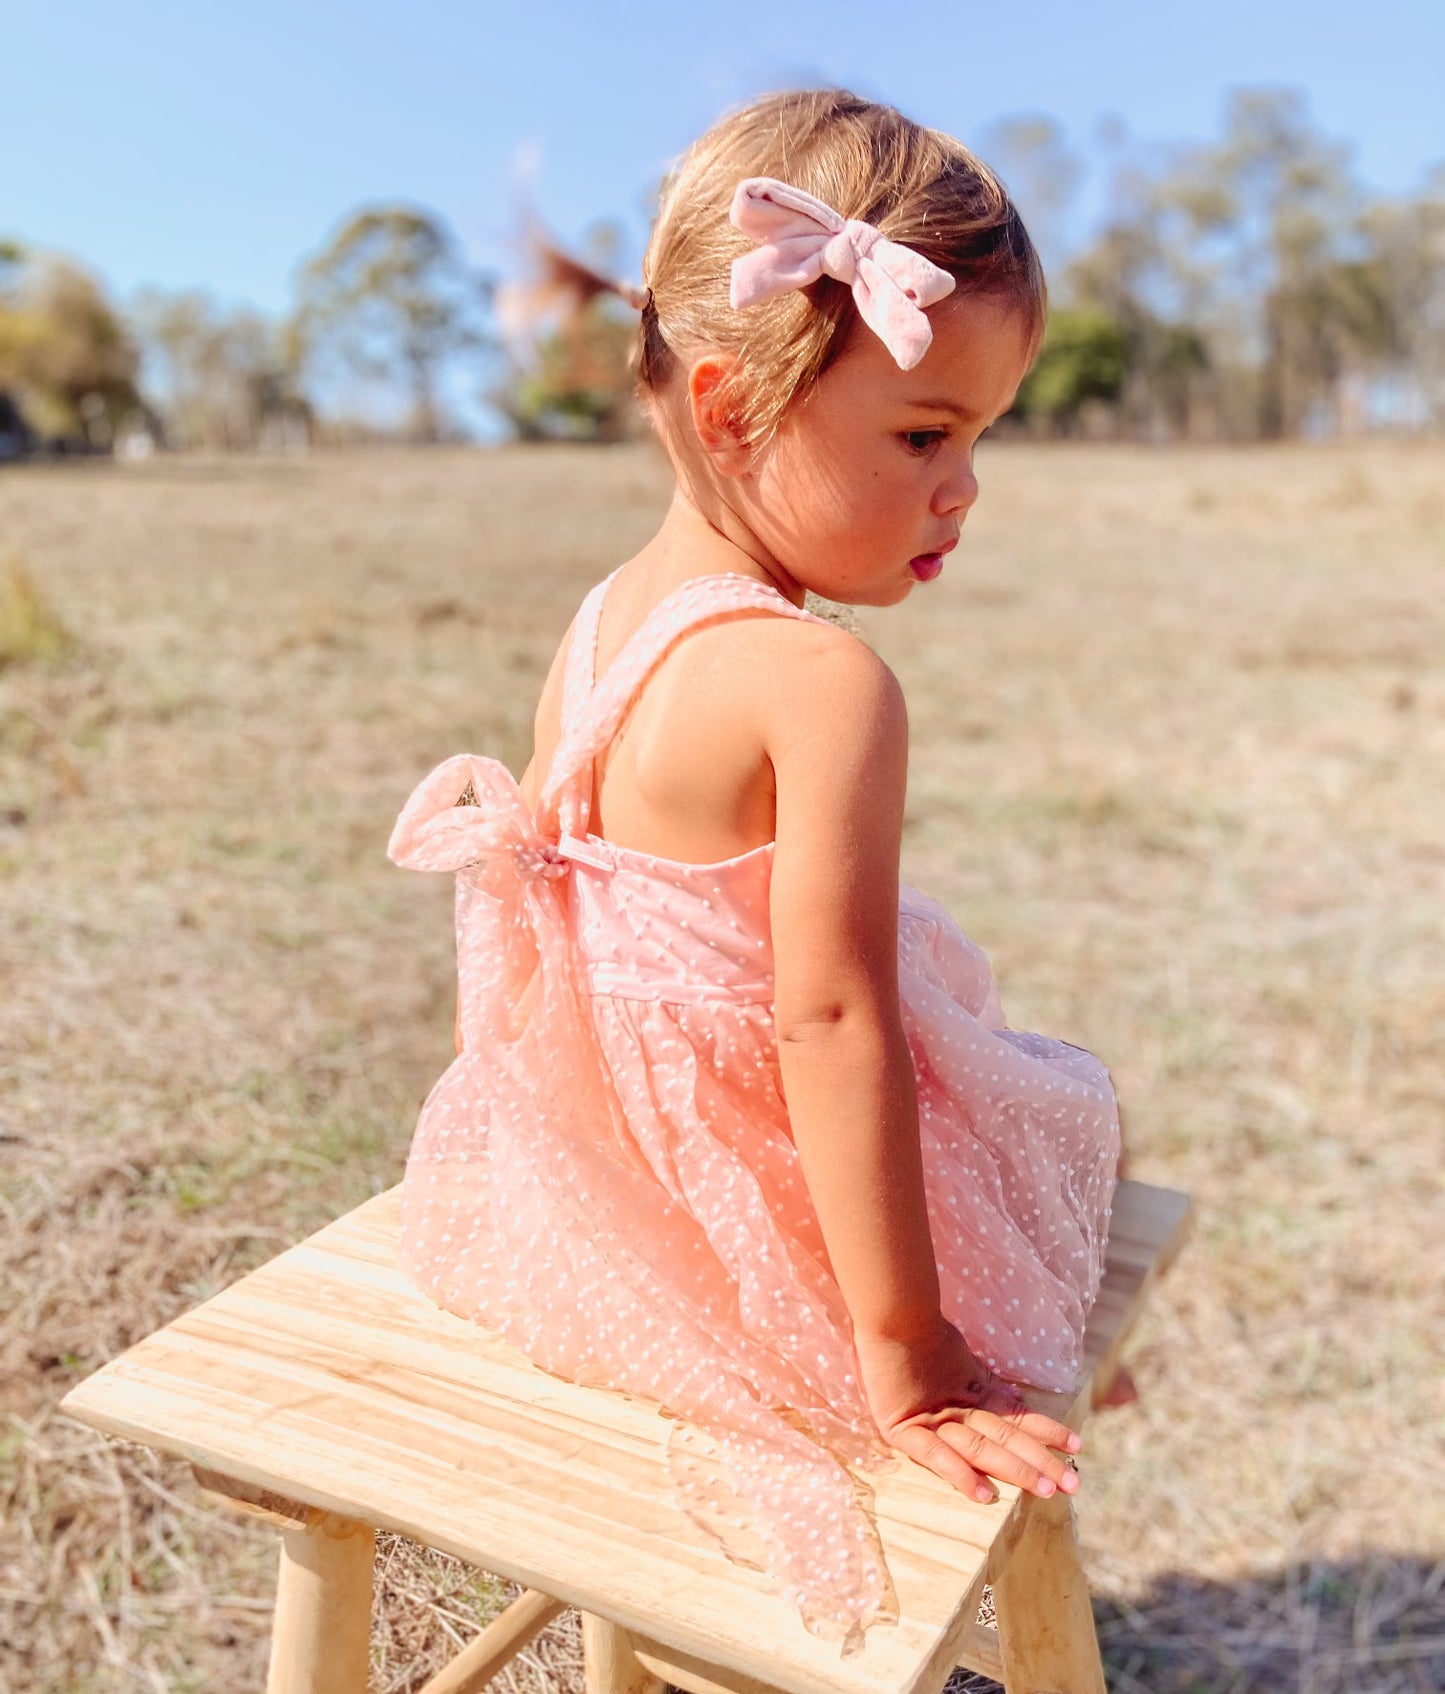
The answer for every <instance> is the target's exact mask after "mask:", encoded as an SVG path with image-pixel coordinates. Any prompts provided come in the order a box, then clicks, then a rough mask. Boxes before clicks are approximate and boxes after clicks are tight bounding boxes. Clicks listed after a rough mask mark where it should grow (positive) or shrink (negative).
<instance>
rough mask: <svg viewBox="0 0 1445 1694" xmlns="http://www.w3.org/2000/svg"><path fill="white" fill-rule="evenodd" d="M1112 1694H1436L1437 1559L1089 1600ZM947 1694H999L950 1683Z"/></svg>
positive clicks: (1440, 1668)
mask: <svg viewBox="0 0 1445 1694" xmlns="http://www.w3.org/2000/svg"><path fill="white" fill-rule="evenodd" d="M1094 1619H1095V1622H1096V1623H1097V1625H1098V1630H1099V1644H1100V1647H1101V1648H1102V1650H1103V1655H1104V1669H1105V1673H1106V1676H1107V1679H1108V1685H1109V1689H1110V1691H1111V1694H1436V1691H1438V1690H1439V1689H1441V1688H1445V1558H1442V1559H1441V1560H1439V1561H1436V1562H1433V1563H1432V1562H1431V1561H1430V1560H1429V1559H1420V1558H1405V1557H1391V1556H1388V1555H1385V1554H1379V1555H1375V1556H1373V1557H1363V1558H1359V1559H1347V1560H1322V1559H1317V1560H1310V1561H1306V1562H1302V1563H1299V1564H1295V1565H1291V1566H1289V1567H1287V1568H1286V1569H1284V1570H1281V1571H1277V1572H1274V1573H1272V1574H1269V1575H1261V1576H1258V1577H1252V1578H1251V1577H1245V1578H1243V1579H1241V1580H1238V1581H1234V1582H1213V1581H1206V1580H1204V1579H1202V1578H1200V1577H1194V1576H1184V1575H1180V1574H1178V1573H1171V1574H1169V1575H1166V1576H1162V1577H1160V1578H1159V1579H1158V1580H1157V1581H1155V1582H1154V1584H1153V1585H1152V1586H1151V1587H1150V1588H1149V1589H1148V1590H1147V1591H1146V1592H1145V1593H1144V1594H1142V1595H1141V1596H1140V1597H1139V1598H1138V1599H1137V1600H1136V1601H1133V1602H1131V1603H1127V1604H1126V1603H1124V1602H1122V1601H1119V1600H1113V1599H1110V1598H1108V1597H1107V1596H1096V1597H1095V1601H1094ZM947 1694H999V1691H998V1684H997V1683H995V1682H991V1681H989V1679H988V1678H987V1677H980V1676H972V1675H969V1674H968V1673H967V1672H964V1671H957V1672H955V1674H954V1675H953V1677H952V1678H951V1679H950V1680H949V1683H948V1685H947Z"/></svg>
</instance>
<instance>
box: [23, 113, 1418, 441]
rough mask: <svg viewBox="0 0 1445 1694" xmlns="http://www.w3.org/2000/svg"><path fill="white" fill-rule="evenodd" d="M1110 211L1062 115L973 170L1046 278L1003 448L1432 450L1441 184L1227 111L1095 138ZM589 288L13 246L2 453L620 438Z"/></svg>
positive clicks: (392, 267) (439, 235)
mask: <svg viewBox="0 0 1445 1694" xmlns="http://www.w3.org/2000/svg"><path fill="white" fill-rule="evenodd" d="M1105 148H1106V152H1107V153H1108V155H1109V156H1108V158H1107V160H1106V165H1107V168H1108V172H1109V185H1108V192H1107V195H1106V198H1105V204H1104V208H1103V211H1102V213H1101V215H1100V216H1099V217H1098V218H1097V220H1096V224H1095V228H1094V230H1093V232H1092V234H1091V235H1090V236H1089V238H1088V239H1087V240H1085V241H1083V242H1072V241H1070V239H1069V236H1068V229H1069V225H1070V221H1071V219H1072V218H1073V217H1074V215H1075V213H1076V210H1077V202H1078V196H1079V192H1080V187H1081V184H1082V182H1083V180H1084V177H1085V161H1084V160H1083V159H1082V158H1081V157H1080V156H1079V155H1078V154H1077V153H1076V152H1075V151H1074V150H1073V149H1072V148H1071V147H1070V146H1069V144H1068V142H1067V140H1066V138H1065V137H1064V135H1063V133H1062V131H1061V130H1060V129H1059V127H1058V126H1057V125H1056V124H1055V123H1053V122H1052V121H1051V120H1049V119H1047V118H1021V119H1012V120H1009V121H1007V122H1005V123H1003V124H1000V125H998V126H997V127H996V128H995V130H994V131H993V133H992V134H991V136H990V137H989V138H988V139H987V141H986V143H985V145H984V147H983V149H982V151H983V152H984V154H985V156H986V157H988V158H989V159H990V160H991V162H993V163H994V164H995V165H996V166H997V167H998V168H999V170H1000V172H1001V174H1002V175H1003V176H1004V178H1005V180H1006V181H1007V182H1008V184H1009V186H1010V188H1011V189H1012V191H1013V192H1014V195H1015V197H1016V199H1017V200H1018V202H1019V204H1020V206H1021V208H1022V209H1023V212H1024V215H1025V219H1026V221H1027V222H1028V223H1029V226H1030V228H1031V230H1033V231H1034V232H1035V235H1036V238H1037V240H1038V242H1039V245H1040V247H1041V249H1042V250H1043V252H1044V255H1045V259H1046V263H1047V266H1048V270H1049V275H1050V292H1051V305H1050V315H1049V323H1048V329H1047V332H1046V336H1045V340H1044V345H1043V348H1042V351H1041V354H1040V357H1039V360H1038V362H1037V364H1036V365H1035V367H1034V369H1033V371H1032V372H1031V374H1030V375H1029V377H1028V378H1027V380H1026V382H1025V384H1024V386H1023V388H1022V390H1021V391H1020V394H1019V399H1018V403H1017V405H1016V406H1015V408H1014V411H1013V413H1011V414H1010V417H1009V419H1008V420H1006V428H1008V429H1011V430H1013V431H1015V432H1026V433H1028V434H1031V435H1038V436H1058V435H1086V436H1102V437H1120V438H1134V439H1140V438H1142V439H1149V440H1161V439H1205V440H1257V439H1270V438H1277V437H1293V436H1300V435H1310V434H1341V433H1344V434H1349V433H1355V432H1358V431H1361V430H1364V429H1367V428H1375V427H1403V428H1416V429H1429V428H1439V427H1440V426H1441V425H1442V424H1445V164H1441V165H1438V166H1436V167H1435V168H1434V169H1433V170H1431V171H1429V172H1427V173H1426V175H1425V178H1424V180H1423V181H1422V183H1421V184H1420V186H1419V188H1418V189H1417V190H1416V191H1415V192H1413V193H1410V194H1406V195H1402V196H1397V197H1386V196H1381V195H1378V194H1371V193H1369V192H1368V191H1367V190H1366V189H1365V188H1364V186H1363V185H1362V184H1361V183H1360V181H1359V180H1358V178H1357V177H1356V175H1355V173H1354V171H1353V168H1352V165H1351V161H1350V149H1349V148H1348V147H1347V146H1346V145H1344V144H1342V143H1341V142H1339V141H1338V140H1336V139H1334V138H1332V137H1330V136H1328V135H1326V134H1324V133H1323V132H1322V131H1320V130H1319V129H1318V128H1317V127H1316V126H1315V124H1314V123H1313V122H1312V120H1311V118H1310V115H1309V111H1308V108H1307V106H1306V104H1305V101H1304V99H1303V97H1302V96H1301V95H1299V94H1298V93H1296V92H1293V91H1289V90H1278V89H1266V90H1237V91H1235V92H1234V93H1232V94H1231V95H1229V96H1228V97H1227V100H1226V102H1225V107H1224V114H1223V122H1222V125H1221V132H1220V134H1219V136H1218V137H1217V138H1216V139H1214V140H1212V141H1209V142H1206V143H1199V144H1192V145H1181V146H1175V147H1168V148H1156V149H1152V150H1145V151H1141V150H1140V149H1138V148H1136V147H1132V146H1129V145H1127V144H1125V143H1124V142H1123V141H1122V139H1120V138H1118V137H1115V138H1114V139H1113V140H1112V141H1110V139H1109V138H1108V137H1107V136H1106V137H1105ZM621 245H622V237H621V235H620V233H619V231H618V230H617V228H616V226H613V225H608V224H599V225H598V226H597V227H596V229H595V230H594V231H593V232H592V234H591V237H590V238H589V243H588V247H587V251H586V252H585V253H584V254H583V255H582V258H581V262H574V261H573V260H571V259H569V258H568V257H567V256H566V255H564V254H562V253H560V252H559V251H558V250H557V248H556V247H555V246H553V245H550V244H548V243H547V242H545V241H536V240H534V241H533V242H532V243H531V252H532V256H533V261H534V262H533V266H532V275H531V277H530V278H529V279H527V280H525V281H523V280H519V279H513V280H512V281H510V282H505V283H499V281H498V279H497V278H495V277H494V276H491V275H488V274H485V273H483V272H481V271H479V270H478V269H477V268H476V267H474V266H473V265H472V264H471V263H470V262H469V261H468V260H467V258H466V256H465V255H464V253H463V252H462V250H461V247H460V245H459V244H458V242H457V240H456V238H455V237H454V235H453V234H452V233H451V231H450V230H449V229H448V227H447V225H446V223H445V221H444V220H443V219H442V218H441V217H440V216H439V215H438V214H436V213H435V212H432V211H429V210H427V209H425V208H420V207H416V206H408V205H383V206H374V207H367V208H362V209H360V210H358V211H356V212H354V213H353V214H351V215H350V216H348V217H347V218H345V219H344V220H343V221H342V223H341V225H340V226H339V227H338V229H337V230H336V231H334V232H333V234H332V235H331V236H330V237H329V238H328V239H327V240H326V241H325V242H324V243H323V244H322V246H321V247H320V248H319V249H318V251H317V252H316V253H314V254H313V255H311V256H310V257H308V258H307V259H306V260H305V261H304V262H303V263H302V264H301V266H300V267H299V269H298V272H297V276H296V282H295V290H294V300H293V304H292V308H291V310H290V311H289V312H286V313H284V314H279V315H267V314H263V313H261V312H258V311H254V310H251V309H246V308H242V309H226V308H223V307H221V306H220V305H218V304H217V303H216V301H215V300H214V299H213V298H211V297H210V296H209V295H207V294H206V293H204V292H203V291H200V290H188V291H179V292H166V291H161V290H156V289H150V290H145V291H142V292H141V293H139V294H138V295H136V296H135V297H134V298H133V299H132V300H131V301H130V302H128V303H127V304H126V305H125V306H123V307H122V306H121V305H118V304H117V303H116V302H114V301H113V300H112V299H111V298H110V297H109V296H108V295H107V293H106V291H105V289H104V287H103V286H102V284H101V283H100V281H99V280H98V279H97V278H96V277H95V276H93V275H92V274H90V273H89V272H88V271H86V270H85V269H84V268H83V267H81V266H79V265H77V264H76V263H74V262H73V261H70V260H66V259H63V258H60V257H57V256H53V255H47V254H43V253H34V252H30V251H28V250H27V249H26V248H25V247H24V246H23V245H22V244H20V243H19V242H16V241H9V242H4V241H0V457H5V456H13V455H14V454H16V453H18V452H21V451H25V450H28V449H34V448H37V447H47V446H48V447H49V448H50V449H51V450H52V451H110V450H113V449H115V448H116V447H121V448H123V449H125V450H127V451H132V450H135V451H143V450H147V449H148V448H150V447H153V446H156V445H162V446H169V447H175V448H194V447H201V448H208V449H213V450H215V449H221V450H224V449H246V448H256V447H288V446H293V445H298V444H302V443H305V444H311V443H317V442H322V443H324V442H329V441H346V440H352V439H358V438H365V437H374V436H388V437H392V438H398V439H405V440H409V441H414V442H418V443H428V442H437V441H442V440H447V439H457V438H460V437H461V436H462V435H463V434H464V431H463V429H462V426H461V425H460V424H459V422H458V419H457V415H456V414H457V407H456V405H455V396H456V395H457V394H458V393H459V392H462V391H465V392H466V393H467V394H468V395H470V396H473V397H476V398H479V399H482V400H483V401H484V402H485V403H486V404H487V405H488V406H489V407H490V408H491V410H492V412H493V414H494V415H495V416H496V417H497V418H498V419H499V420H501V421H502V422H503V423H504V424H505V426H506V427H507V428H508V429H509V430H510V432H511V433H512V434H513V435H515V436H518V437H521V438H523V439H553V438H558V437H561V438H567V439H583V440H609V439H616V438H618V437H619V436H623V435H626V434H628V433H630V432H631V431H632V430H633V429H634V428H635V427H636V415H635V412H634V411H633V409H632V405H631V400H630V390H631V382H630V378H629V373H628V358H629V353H630V349H631V345H632V342H633V340H634V324H635V319H633V318H632V317H631V316H630V315H629V313H628V311H627V310H626V308H624V307H622V305H621V302H620V301H619V300H618V299H617V298H616V296H615V295H613V294H611V293H609V292H608V291H607V290H606V289H604V288H601V287H599V286H598V285H597V276H598V273H599V272H601V273H604V274H607V273H611V272H612V271H613V270H614V269H615V267H616V264H617V253H618V250H619V248H620V247H621Z"/></svg>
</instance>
